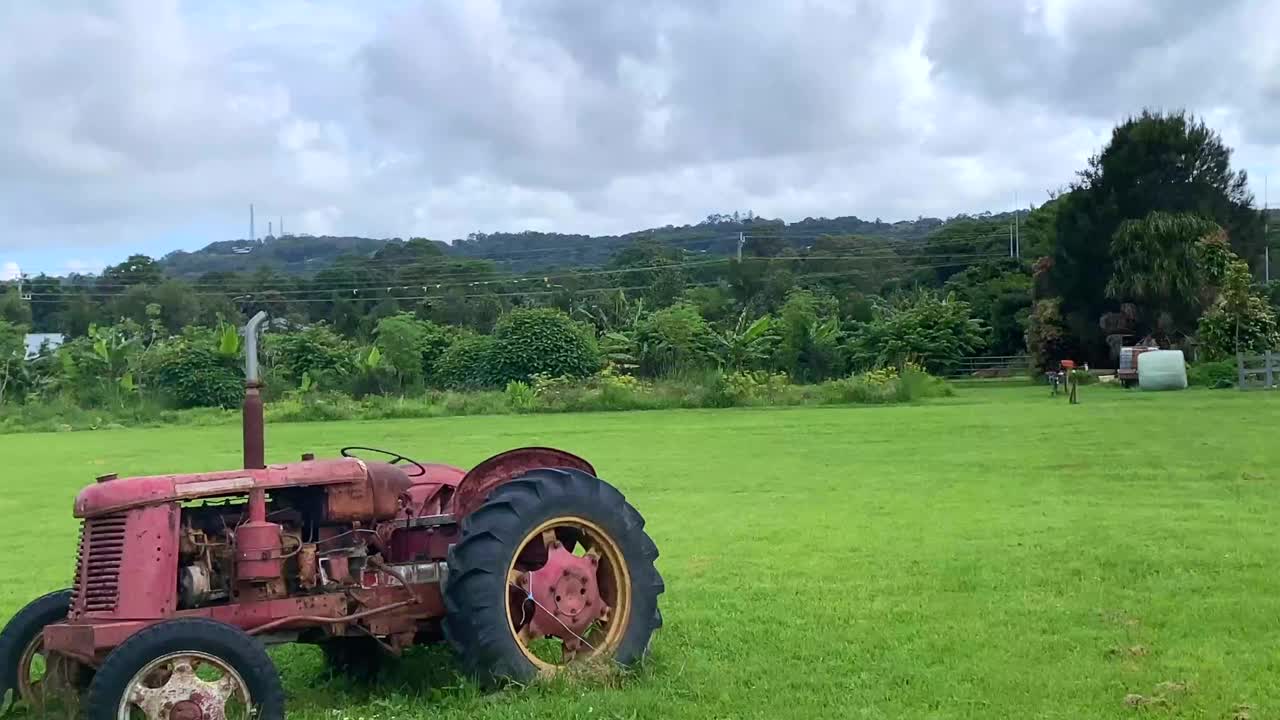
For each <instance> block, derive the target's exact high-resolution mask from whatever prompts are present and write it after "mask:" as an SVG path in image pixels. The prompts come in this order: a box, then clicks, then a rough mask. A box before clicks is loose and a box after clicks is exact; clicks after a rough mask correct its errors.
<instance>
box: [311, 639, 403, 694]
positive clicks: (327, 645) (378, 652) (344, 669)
mask: <svg viewBox="0 0 1280 720" xmlns="http://www.w3.org/2000/svg"><path fill="white" fill-rule="evenodd" d="M320 650H321V652H323V653H324V664H325V666H326V667H328V668H329V672H331V673H333V674H334V675H342V676H344V677H347V678H350V679H351V680H354V681H356V682H359V683H367V682H373V681H374V680H376V679H377V677H378V673H379V672H381V671H382V668H383V667H384V666H385V664H386V660H387V654H386V653H385V652H383V650H382V648H380V647H378V643H377V642H376V641H375V640H374V639H373V638H370V637H335V638H329V639H327V640H325V641H323V642H321V643H320Z"/></svg>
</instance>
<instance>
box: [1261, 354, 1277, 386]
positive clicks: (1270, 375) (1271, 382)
mask: <svg viewBox="0 0 1280 720" xmlns="http://www.w3.org/2000/svg"><path fill="white" fill-rule="evenodd" d="M1262 357H1263V360H1264V361H1265V362H1266V363H1267V364H1266V369H1267V389H1268V390H1270V389H1271V388H1273V387H1275V386H1276V383H1275V374H1274V368H1273V366H1272V365H1271V351H1270V350H1268V351H1266V352H1265V353H1263V354H1262Z"/></svg>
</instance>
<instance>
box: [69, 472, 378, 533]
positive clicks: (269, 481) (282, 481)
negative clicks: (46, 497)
mask: <svg viewBox="0 0 1280 720" xmlns="http://www.w3.org/2000/svg"><path fill="white" fill-rule="evenodd" d="M368 476H369V470H368V467H367V466H366V464H365V463H364V461H362V460H360V459H358V458H337V459H333V460H306V461H303V462H296V463H288V464H285V465H269V466H267V467H265V468H263V469H260V470H223V471H218V472H205V473H191V474H181V475H148V476H142V477H131V478H117V477H115V476H114V475H104V476H102V477H100V478H98V482H97V484H94V485H90V486H89V487H86V488H85V489H83V490H81V491H80V494H79V495H77V496H76V502H75V510H74V514H75V517H77V518H91V517H95V516H98V515H104V514H107V513H113V512H119V511H121V510H127V509H129V508H135V507H139V506H141V505H149V504H153V503H163V502H174V501H185V500H194V499H197V498H210V497H225V496H228V495H240V494H244V493H247V492H249V491H250V490H254V489H262V490H267V491H270V490H271V489H273V488H283V487H299V486H307V485H311V486H315V485H336V484H341V483H357V482H364V481H365V480H366V479H367V478H368Z"/></svg>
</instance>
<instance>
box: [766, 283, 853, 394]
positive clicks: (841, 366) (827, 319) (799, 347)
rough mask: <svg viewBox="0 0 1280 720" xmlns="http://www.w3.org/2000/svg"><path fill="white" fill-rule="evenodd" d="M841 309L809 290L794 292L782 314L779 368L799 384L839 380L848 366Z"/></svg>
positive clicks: (780, 313) (778, 352)
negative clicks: (839, 315)
mask: <svg viewBox="0 0 1280 720" xmlns="http://www.w3.org/2000/svg"><path fill="white" fill-rule="evenodd" d="M837 310H838V306H837V305H836V304H835V303H834V302H833V301H831V300H830V299H829V298H825V297H819V296H817V295H815V294H814V293H813V292H811V291H809V290H793V291H791V292H790V293H789V294H788V295H787V301H786V303H784V304H783V306H782V310H781V312H779V322H778V323H777V327H778V332H779V342H778V349H777V354H776V358H775V360H776V363H777V367H778V368H779V369H780V370H785V371H786V372H788V373H790V374H791V377H792V378H793V379H794V380H796V381H797V382H819V381H822V380H826V379H828V378H831V377H836V376H839V375H840V374H842V373H843V372H844V371H845V368H846V366H847V362H846V357H845V353H844V349H843V347H842V344H843V341H844V333H843V331H842V330H841V329H840V320H839V317H838V315H837Z"/></svg>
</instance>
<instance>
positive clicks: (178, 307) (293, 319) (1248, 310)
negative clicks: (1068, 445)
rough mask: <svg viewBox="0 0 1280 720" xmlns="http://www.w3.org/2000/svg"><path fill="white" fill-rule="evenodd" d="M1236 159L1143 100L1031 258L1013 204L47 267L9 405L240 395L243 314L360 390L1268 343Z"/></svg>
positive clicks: (824, 370) (1044, 211) (305, 378)
mask: <svg viewBox="0 0 1280 720" xmlns="http://www.w3.org/2000/svg"><path fill="white" fill-rule="evenodd" d="M1230 157H1231V151H1230V149H1229V148H1227V147H1226V146H1225V145H1224V144H1223V142H1222V140H1221V138H1220V136H1219V135H1218V134H1217V133H1215V132H1214V131H1212V130H1211V129H1209V128H1207V127H1206V126H1205V125H1204V124H1203V122H1201V121H1199V120H1197V119H1195V118H1194V117H1192V116H1189V115H1187V114H1185V113H1152V112H1144V113H1142V114H1140V115H1137V116H1135V117H1133V118H1131V119H1129V120H1127V121H1125V122H1124V123H1122V124H1121V125H1119V126H1117V127H1116V128H1115V130H1114V132H1113V134H1112V137H1111V140H1110V142H1109V143H1108V144H1107V145H1106V147H1104V148H1103V149H1102V150H1101V151H1100V152H1099V153H1098V154H1097V155H1096V156H1094V157H1093V158H1092V159H1091V160H1090V161H1089V163H1088V165H1087V167H1086V168H1085V169H1083V170H1082V171H1081V172H1080V174H1079V176H1078V178H1076V180H1075V181H1074V182H1072V183H1070V184H1069V185H1068V186H1067V187H1065V188H1063V189H1062V190H1061V191H1059V192H1055V193H1054V194H1053V195H1052V196H1051V197H1050V198H1049V199H1048V200H1047V201H1046V202H1045V203H1043V204H1041V205H1040V206H1038V207H1035V208H1030V209H1029V210H1028V211H1026V212H1024V213H1021V214H1020V216H1019V217H1018V219H1017V223H1018V236H1019V238H1018V246H1019V249H1020V251H1021V253H1020V256H1019V257H1010V247H1011V245H1010V238H1009V234H1010V223H1011V222H1012V221H1013V218H1012V217H1011V215H1010V214H1004V215H990V214H984V215H979V216H963V217H958V218H952V219H949V220H948V221H945V222H943V221H938V222H937V223H925V227H927V230H926V231H925V232H924V233H923V235H917V234H915V233H916V232H917V231H919V230H920V229H921V227H922V225H921V224H922V223H923V222H924V221H923V220H922V221H917V222H915V223H908V224H906V225H903V226H902V227H901V236H893V235H892V232H888V231H886V232H888V234H887V235H886V234H884V233H881V234H879V235H876V236H870V235H860V234H857V233H845V232H837V230H840V229H841V228H840V227H832V226H831V222H832V221H818V220H806V221H805V222H804V223H795V224H793V225H790V226H788V225H784V224H782V223H778V222H773V221H761V220H759V219H758V218H754V217H744V216H738V217H730V216H712V217H709V218H708V220H707V222H706V223H702V224H700V225H699V226H697V227H703V231H697V232H694V231H689V233H690V235H689V237H686V238H683V239H682V238H681V237H680V235H679V233H671V232H668V233H665V234H652V233H651V234H648V235H645V234H637V235H634V236H624V237H622V238H615V239H614V242H611V243H609V244H606V245H604V246H601V247H593V248H592V249H591V252H590V253H588V254H587V255H583V254H582V253H575V252H566V253H563V257H561V253H559V251H557V250H554V249H553V248H548V246H547V245H546V243H545V240H546V238H542V240H538V239H536V238H530V237H523V239H521V240H519V241H517V240H513V239H510V238H506V239H504V240H503V242H509V243H516V244H515V245H514V246H513V247H514V248H515V249H510V252H511V253H513V254H514V253H518V252H521V251H522V250H520V249H519V248H520V247H524V250H523V251H524V252H529V253H530V255H529V256H528V257H526V258H525V259H526V260H529V258H531V257H533V256H535V255H537V254H538V253H542V254H541V255H538V257H540V258H541V259H540V260H539V261H538V262H539V263H541V266H538V269H537V270H536V271H535V270H529V269H527V268H530V267H535V266H534V265H531V264H530V262H532V261H531V260H530V261H529V262H525V263H522V264H521V265H520V266H512V265H511V264H510V263H504V262H502V261H500V260H495V259H486V258H480V257H474V256H468V255H478V254H480V251H479V250H477V248H480V247H487V248H489V249H492V248H493V247H495V246H494V245H493V244H492V238H488V237H485V238H480V237H476V238H471V239H470V240H469V241H466V242H464V243H462V247H461V248H459V249H454V250H447V249H446V248H445V247H443V246H442V245H441V244H440V243H437V242H432V241H429V240H425V239H420V238H419V239H412V240H409V241H406V242H392V243H386V244H383V245H381V246H380V247H379V248H378V249H377V250H376V251H374V252H371V253H363V254H351V255H346V256H340V257H335V258H333V259H331V260H330V261H329V262H328V264H327V265H326V266H325V267H323V268H322V269H319V270H317V271H315V272H311V273H306V274H299V273H290V272H284V271H281V270H279V269H277V268H274V267H262V268H259V269H256V270H254V271H250V272H238V271H222V270H218V271H211V272H206V273H204V274H202V275H199V276H197V277H184V278H179V277H174V276H173V275H172V274H171V273H167V272H166V267H165V264H164V263H163V262H160V261H157V260H155V259H152V258H149V257H146V256H142V255H135V256H132V257H130V258H129V259H128V260H126V261H125V262H122V263H120V264H118V265H115V266H112V267H110V268H107V269H106V270H105V271H104V272H103V273H101V274H100V275H97V276H83V275H82V276H71V277H61V278H59V277H50V276H39V277H35V278H31V279H28V280H27V281H26V282H24V285H23V290H24V293H29V299H28V297H27V295H25V294H24V295H19V294H18V292H17V289H16V288H15V287H9V288H7V289H6V290H5V291H4V293H3V294H0V338H2V339H3V340H2V341H3V345H2V346H0V358H4V367H5V368H6V369H5V370H4V375H3V377H0V382H2V383H3V385H0V397H3V398H4V399H5V401H7V402H14V401H20V400H22V399H24V398H28V397H39V396H40V395H41V394H42V393H50V392H57V393H64V394H68V393H69V394H74V395H76V396H77V399H78V401H79V402H82V403H112V402H122V401H124V400H125V399H126V398H127V397H128V396H130V394H137V393H140V392H145V391H154V392H158V393H162V394H164V395H165V396H166V397H167V398H170V399H171V400H172V401H173V402H175V403H176V404H179V405H193V404H197V405H199V404H203V405H210V404H212V405H219V404H227V403H231V402H233V400H232V397H233V395H234V396H238V394H239V391H238V375H237V373H238V369H237V367H238V359H237V358H238V356H239V355H238V354H239V347H238V346H236V345H235V344H234V343H233V342H232V341H231V339H230V338H231V336H232V335H234V332H232V331H230V330H229V328H234V327H236V326H238V325H239V324H241V323H242V322H243V319H244V318H245V317H246V316H247V315H249V314H252V313H254V312H257V311H259V310H265V311H267V312H268V313H269V314H270V315H271V317H272V318H273V325H272V328H271V332H270V334H269V340H268V358H269V360H270V362H271V364H272V367H273V368H274V370H273V371H274V372H277V374H278V381H279V382H281V383H284V384H286V386H287V387H307V386H314V385H320V386H324V387H328V388H331V389H339V388H340V389H341V390H342V391H344V392H350V393H353V394H360V393H413V392H419V391H423V390H425V389H428V388H433V387H451V388H476V387H493V386H501V385H502V384H503V383H506V382H512V381H527V380H529V379H530V378H532V377H533V376H544V375H557V374H558V375H566V376H576V377H583V376H586V375H589V374H591V373H593V372H596V371H598V370H599V369H600V368H602V367H606V366H608V367H610V368H612V369H613V371H621V372H625V373H629V374H633V375H636V376H640V377H648V378H660V377H664V376H668V375H672V374H678V373H688V372H697V371H702V370H708V369H718V370H721V371H725V372H750V371H760V372H773V373H783V374H785V375H786V376H788V377H789V378H790V379H791V380H792V381H794V382H820V381H823V380H827V379H831V378H836V377H841V376H843V375H846V374H848V373H850V372H855V371H863V370H869V369H873V368H877V367H885V366H896V365H901V364H903V363H905V362H908V361H912V362H916V363H919V364H921V365H922V366H924V367H926V368H927V369H929V370H930V371H933V372H945V371H947V370H949V369H950V368H953V367H955V366H956V365H957V363H959V362H960V360H962V359H963V358H965V357H969V356H972V355H976V354H992V355H1014V354H1021V353H1030V354H1031V355H1032V356H1033V357H1034V359H1035V361H1036V364H1037V365H1038V366H1040V367H1043V368H1050V367H1053V366H1054V365H1056V363H1057V361H1058V360H1061V359H1065V358H1073V359H1076V360H1078V361H1087V362H1090V363H1091V364H1093V365H1095V366H1104V367H1105V366H1107V365H1109V364H1113V363H1114V358H1115V356H1116V354H1117V353H1118V349H1119V347H1120V346H1122V345H1125V344H1132V343H1134V342H1136V341H1139V340H1144V339H1150V340H1152V341H1154V342H1158V343H1161V344H1163V345H1166V346H1170V347H1175V346H1176V347H1185V348H1187V349H1188V350H1189V351H1191V352H1193V353H1194V354H1195V355H1196V356H1197V357H1201V358H1207V359H1213V358H1219V357H1225V356H1228V355H1230V354H1231V353H1234V352H1235V351H1236V350H1238V349H1250V350H1253V349H1265V348H1269V347H1272V346H1274V345H1275V343H1276V340H1277V337H1276V332H1277V331H1276V318H1275V303H1276V300H1277V298H1278V297H1280V293H1278V292H1277V291H1276V286H1275V285H1274V284H1273V285H1272V286H1263V285H1261V284H1260V283H1258V282H1257V269H1258V268H1257V266H1258V264H1259V263H1260V261H1261V258H1262V254H1263V248H1264V247H1265V244H1266V242H1267V239H1266V238H1264V232H1263V228H1264V221H1263V217H1262V214H1261V212H1259V211H1258V210H1257V209H1256V208H1255V207H1254V199H1253V197H1252V196H1251V195H1250V194H1249V192H1248V189H1247V177H1246V175H1245V174H1244V173H1243V172H1240V171H1236V170H1233V169H1232V168H1231V165H1230ZM854 220H856V218H854ZM844 222H845V226H847V225H848V223H847V221H844ZM858 222H864V221H858ZM868 224H869V225H872V226H873V227H879V226H884V227H879V229H880V230H886V228H888V229H889V230H892V228H893V227H894V226H891V225H890V224H887V223H879V221H877V223H875V224H871V223H868ZM717 225H724V226H730V225H731V226H733V227H735V228H745V229H743V230H739V231H738V232H739V233H740V235H739V236H738V237H739V238H740V239H741V258H739V257H738V252H737V251H738V247H737V245H738V242H732V243H730V244H728V245H717V244H716V242H720V241H719V240H717V241H716V242H708V237H709V236H708V235H706V234H705V232H704V231H705V227H704V226H707V227H713V226H717ZM837 225H838V223H837ZM908 226H909V227H908ZM685 231H688V228H686V229H683V230H681V232H685ZM700 233H702V234H700ZM516 235H521V234H516ZM561 237H563V236H561ZM720 237H724V236H723V234H722V235H721V236H720ZM730 237H732V236H730ZM519 242H527V243H529V244H528V245H526V246H520V245H519ZM486 243H488V244H487V245H486ZM290 247H294V246H293V245H291V246H290ZM602 248H603V249H606V250H607V254H605V255H600V254H599V253H600V252H601V251H602ZM513 256H514V255H513ZM586 256H590V259H591V260H593V261H595V262H586V261H584V260H583V259H582V258H584V257H586ZM521 267H523V268H526V269H523V270H521V269H520V268H521ZM28 329H35V330H38V331H45V332H60V333H63V334H65V335H66V336H68V338H69V342H68V343H67V345H66V346H65V347H64V348H63V349H61V350H59V351H57V352H51V353H46V354H45V355H42V356H41V357H40V358H37V359H36V360H35V361H33V362H26V361H23V360H22V359H21V358H20V357H19V355H20V352H19V351H18V350H17V349H16V348H17V344H18V341H17V340H15V339H14V338H19V339H20V335H21V334H22V333H23V332H25V331H26V330H28ZM10 351H12V352H10ZM90 386H95V387H97V386H101V387H99V388H98V389H96V390H91V389H90Z"/></svg>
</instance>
